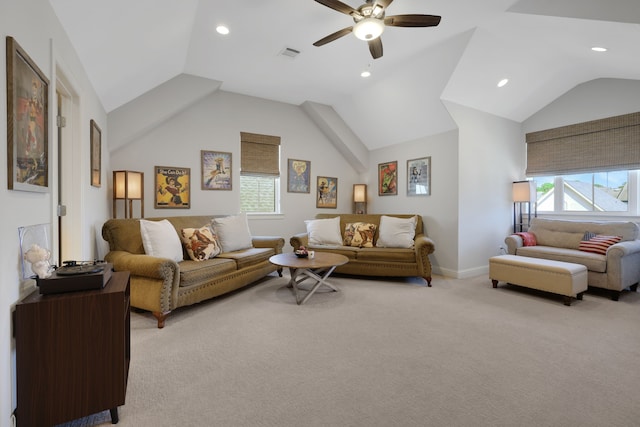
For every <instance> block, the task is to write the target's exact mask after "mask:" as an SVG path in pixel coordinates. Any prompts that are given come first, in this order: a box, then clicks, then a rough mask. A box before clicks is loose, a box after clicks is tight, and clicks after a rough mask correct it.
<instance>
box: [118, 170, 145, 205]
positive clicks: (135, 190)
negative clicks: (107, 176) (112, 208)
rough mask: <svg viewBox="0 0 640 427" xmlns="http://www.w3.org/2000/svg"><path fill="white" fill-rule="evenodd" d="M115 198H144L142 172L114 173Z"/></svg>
mask: <svg viewBox="0 0 640 427" xmlns="http://www.w3.org/2000/svg"><path fill="white" fill-rule="evenodd" d="M113 198H114V199H116V200H122V199H133V200H139V199H141V198H142V172H133V171H114V172H113Z"/></svg>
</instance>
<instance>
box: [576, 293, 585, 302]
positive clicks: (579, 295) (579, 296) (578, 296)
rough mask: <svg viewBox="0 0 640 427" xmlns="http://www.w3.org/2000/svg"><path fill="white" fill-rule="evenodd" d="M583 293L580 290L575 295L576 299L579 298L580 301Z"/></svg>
mask: <svg viewBox="0 0 640 427" xmlns="http://www.w3.org/2000/svg"><path fill="white" fill-rule="evenodd" d="M583 295H584V292H580V293H579V294H578V295H576V299H578V300H581V301H582V296H583Z"/></svg>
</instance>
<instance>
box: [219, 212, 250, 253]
mask: <svg viewBox="0 0 640 427" xmlns="http://www.w3.org/2000/svg"><path fill="white" fill-rule="evenodd" d="M211 225H212V226H213V231H215V233H216V235H217V236H218V242H220V246H222V252H233V251H239V250H241V249H248V248H251V247H253V240H252V239H251V231H249V222H248V221H247V214H246V213H241V214H239V215H231V216H225V217H222V218H213V219H212V220H211Z"/></svg>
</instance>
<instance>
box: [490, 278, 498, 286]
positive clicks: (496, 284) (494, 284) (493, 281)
mask: <svg viewBox="0 0 640 427" xmlns="http://www.w3.org/2000/svg"><path fill="white" fill-rule="evenodd" d="M491 283H493V287H494V288H497V287H498V281H497V280H495V279H491Z"/></svg>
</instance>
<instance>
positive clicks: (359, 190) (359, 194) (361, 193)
mask: <svg viewBox="0 0 640 427" xmlns="http://www.w3.org/2000/svg"><path fill="white" fill-rule="evenodd" d="M353 201H354V202H356V203H364V202H366V201H367V184H353Z"/></svg>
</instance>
